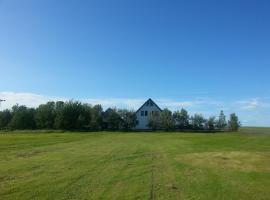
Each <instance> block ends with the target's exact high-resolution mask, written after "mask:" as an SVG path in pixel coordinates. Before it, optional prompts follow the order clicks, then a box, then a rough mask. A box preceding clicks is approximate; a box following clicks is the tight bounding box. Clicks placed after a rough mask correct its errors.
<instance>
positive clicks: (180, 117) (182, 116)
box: [173, 108, 190, 129]
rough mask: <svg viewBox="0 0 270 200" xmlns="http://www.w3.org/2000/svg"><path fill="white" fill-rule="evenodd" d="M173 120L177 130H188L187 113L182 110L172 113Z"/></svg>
mask: <svg viewBox="0 0 270 200" xmlns="http://www.w3.org/2000/svg"><path fill="white" fill-rule="evenodd" d="M173 119H174V122H175V125H176V128H177V129H188V128H189V126H190V125H189V116H188V112H187V111H186V110H185V109H183V108H182V109H181V111H176V112H174V113H173Z"/></svg>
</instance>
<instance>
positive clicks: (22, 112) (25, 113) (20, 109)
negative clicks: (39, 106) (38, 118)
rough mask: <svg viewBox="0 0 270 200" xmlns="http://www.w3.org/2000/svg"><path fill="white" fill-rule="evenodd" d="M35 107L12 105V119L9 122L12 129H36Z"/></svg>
mask: <svg viewBox="0 0 270 200" xmlns="http://www.w3.org/2000/svg"><path fill="white" fill-rule="evenodd" d="M34 114H35V109H33V108H27V107H26V106H19V105H15V106H13V107H12V115H13V116H12V119H11V121H10V123H9V124H8V127H9V128H11V129H35V120H34Z"/></svg>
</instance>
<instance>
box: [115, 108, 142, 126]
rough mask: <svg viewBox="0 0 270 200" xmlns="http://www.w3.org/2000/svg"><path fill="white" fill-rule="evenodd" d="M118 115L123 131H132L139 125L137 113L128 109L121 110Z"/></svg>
mask: <svg viewBox="0 0 270 200" xmlns="http://www.w3.org/2000/svg"><path fill="white" fill-rule="evenodd" d="M117 112H118V114H119V115H120V117H121V119H122V120H121V124H120V128H121V129H123V130H131V129H132V128H134V127H135V126H136V124H137V122H136V121H137V118H136V113H135V112H134V111H129V110H127V109H119V110H118V111H117Z"/></svg>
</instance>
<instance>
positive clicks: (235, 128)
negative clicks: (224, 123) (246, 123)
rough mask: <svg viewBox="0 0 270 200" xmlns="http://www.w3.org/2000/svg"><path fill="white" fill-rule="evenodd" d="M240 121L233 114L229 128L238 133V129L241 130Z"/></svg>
mask: <svg viewBox="0 0 270 200" xmlns="http://www.w3.org/2000/svg"><path fill="white" fill-rule="evenodd" d="M240 125H241V123H240V121H239V120H238V117H237V115H236V114H235V113H232V114H231V115H230V120H229V121H228V128H229V130H231V131H238V129H239V128H240Z"/></svg>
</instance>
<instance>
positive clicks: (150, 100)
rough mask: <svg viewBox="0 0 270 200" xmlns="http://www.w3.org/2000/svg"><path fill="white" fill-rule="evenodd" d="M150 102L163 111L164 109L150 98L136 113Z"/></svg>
mask: <svg viewBox="0 0 270 200" xmlns="http://www.w3.org/2000/svg"><path fill="white" fill-rule="evenodd" d="M148 102H152V103H153V104H154V105H155V106H156V107H157V108H158V109H159V110H160V111H162V109H161V108H160V107H159V106H158V105H157V104H156V103H155V102H154V101H153V100H152V99H151V98H149V99H148V100H147V101H146V102H145V103H144V104H143V105H142V106H141V107H140V108H139V109H138V110H137V111H136V113H137V112H138V111H139V110H140V109H141V108H142V107H143V106H144V105H145V104H146V103H148Z"/></svg>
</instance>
